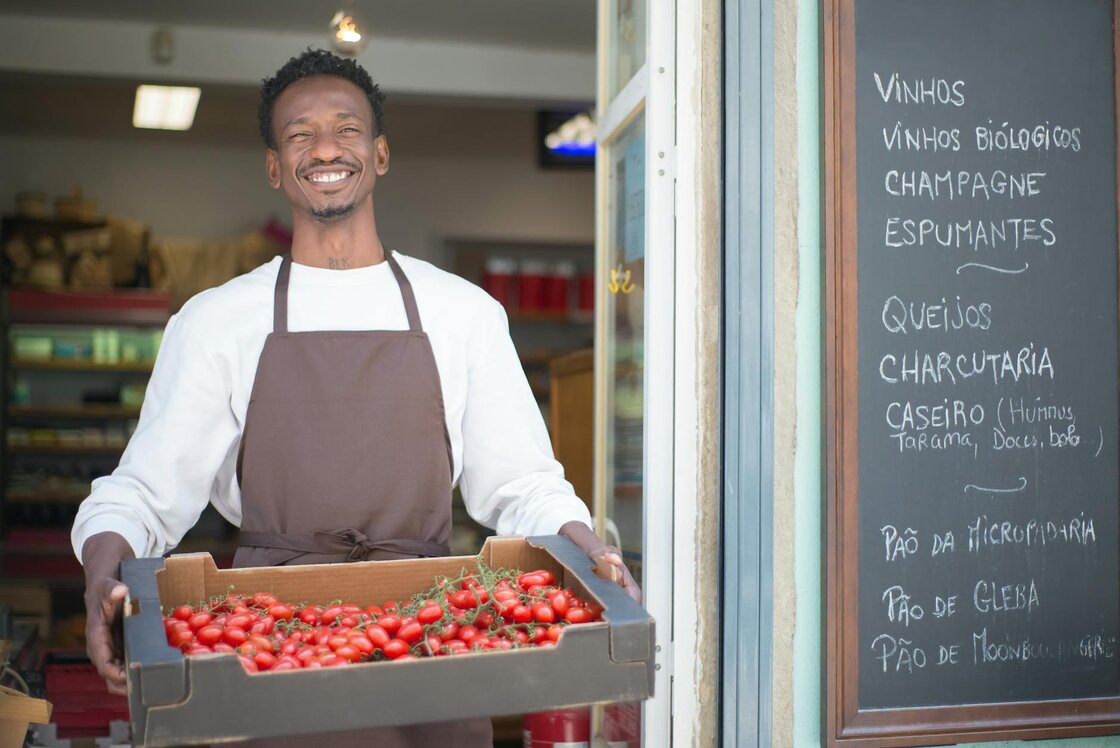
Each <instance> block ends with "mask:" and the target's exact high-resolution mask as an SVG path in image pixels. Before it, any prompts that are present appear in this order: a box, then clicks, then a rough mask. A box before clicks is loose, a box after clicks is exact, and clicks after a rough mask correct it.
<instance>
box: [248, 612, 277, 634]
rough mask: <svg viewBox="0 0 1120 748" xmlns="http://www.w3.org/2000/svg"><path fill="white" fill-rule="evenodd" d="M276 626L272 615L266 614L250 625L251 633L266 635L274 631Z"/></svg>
mask: <svg viewBox="0 0 1120 748" xmlns="http://www.w3.org/2000/svg"><path fill="white" fill-rule="evenodd" d="M275 627H276V622H275V621H274V619H273V618H272V616H269V615H265V616H261V617H260V619H259V620H257V621H254V622H253V624H252V625H251V626H249V633H250V634H264V635H265V636H268V635H269V634H271V633H272V630H273V629H274V628H275Z"/></svg>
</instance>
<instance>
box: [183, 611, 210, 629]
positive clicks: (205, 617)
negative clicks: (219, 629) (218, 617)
mask: <svg viewBox="0 0 1120 748" xmlns="http://www.w3.org/2000/svg"><path fill="white" fill-rule="evenodd" d="M212 620H214V616H212V615H210V614H209V613H195V614H194V615H193V616H191V617H190V620H189V621H187V625H188V626H190V627H191V631H198V630H199V629H200V628H202V627H203V626H207V625H209V623H210V622H211V621H212Z"/></svg>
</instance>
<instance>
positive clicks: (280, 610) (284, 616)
mask: <svg viewBox="0 0 1120 748" xmlns="http://www.w3.org/2000/svg"><path fill="white" fill-rule="evenodd" d="M268 614H269V615H270V616H272V618H273V620H276V621H290V620H291V618H292V616H293V615H294V614H295V611H293V610H292V606H291V605H285V604H284V603H273V604H272V605H269V606H268Z"/></svg>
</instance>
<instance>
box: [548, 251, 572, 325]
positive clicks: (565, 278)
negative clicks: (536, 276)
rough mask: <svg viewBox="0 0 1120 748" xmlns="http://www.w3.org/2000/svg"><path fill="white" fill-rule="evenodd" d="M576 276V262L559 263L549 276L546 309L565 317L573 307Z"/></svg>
mask: <svg viewBox="0 0 1120 748" xmlns="http://www.w3.org/2000/svg"><path fill="white" fill-rule="evenodd" d="M575 276H576V264H575V263H574V262H558V263H556V266H555V267H554V268H553V269H552V274H551V275H549V276H548V285H547V290H546V292H545V308H546V309H548V311H549V312H550V313H552V314H555V315H557V316H559V317H562V316H565V315H566V314H567V313H568V309H569V308H570V307H571V304H570V302H569V299H570V297H571V289H572V280H573V279H574V278H575Z"/></svg>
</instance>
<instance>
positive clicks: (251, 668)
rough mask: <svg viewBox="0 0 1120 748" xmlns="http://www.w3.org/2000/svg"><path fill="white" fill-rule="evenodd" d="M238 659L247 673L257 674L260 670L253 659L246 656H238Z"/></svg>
mask: <svg viewBox="0 0 1120 748" xmlns="http://www.w3.org/2000/svg"><path fill="white" fill-rule="evenodd" d="M237 657H238V659H240V660H241V667H243V668H245V672H248V673H255V672H257V671H259V670H260V668H259V667H257V663H256V662H255V661H254V660H253V658H252V657H247V656H245V655H237Z"/></svg>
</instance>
